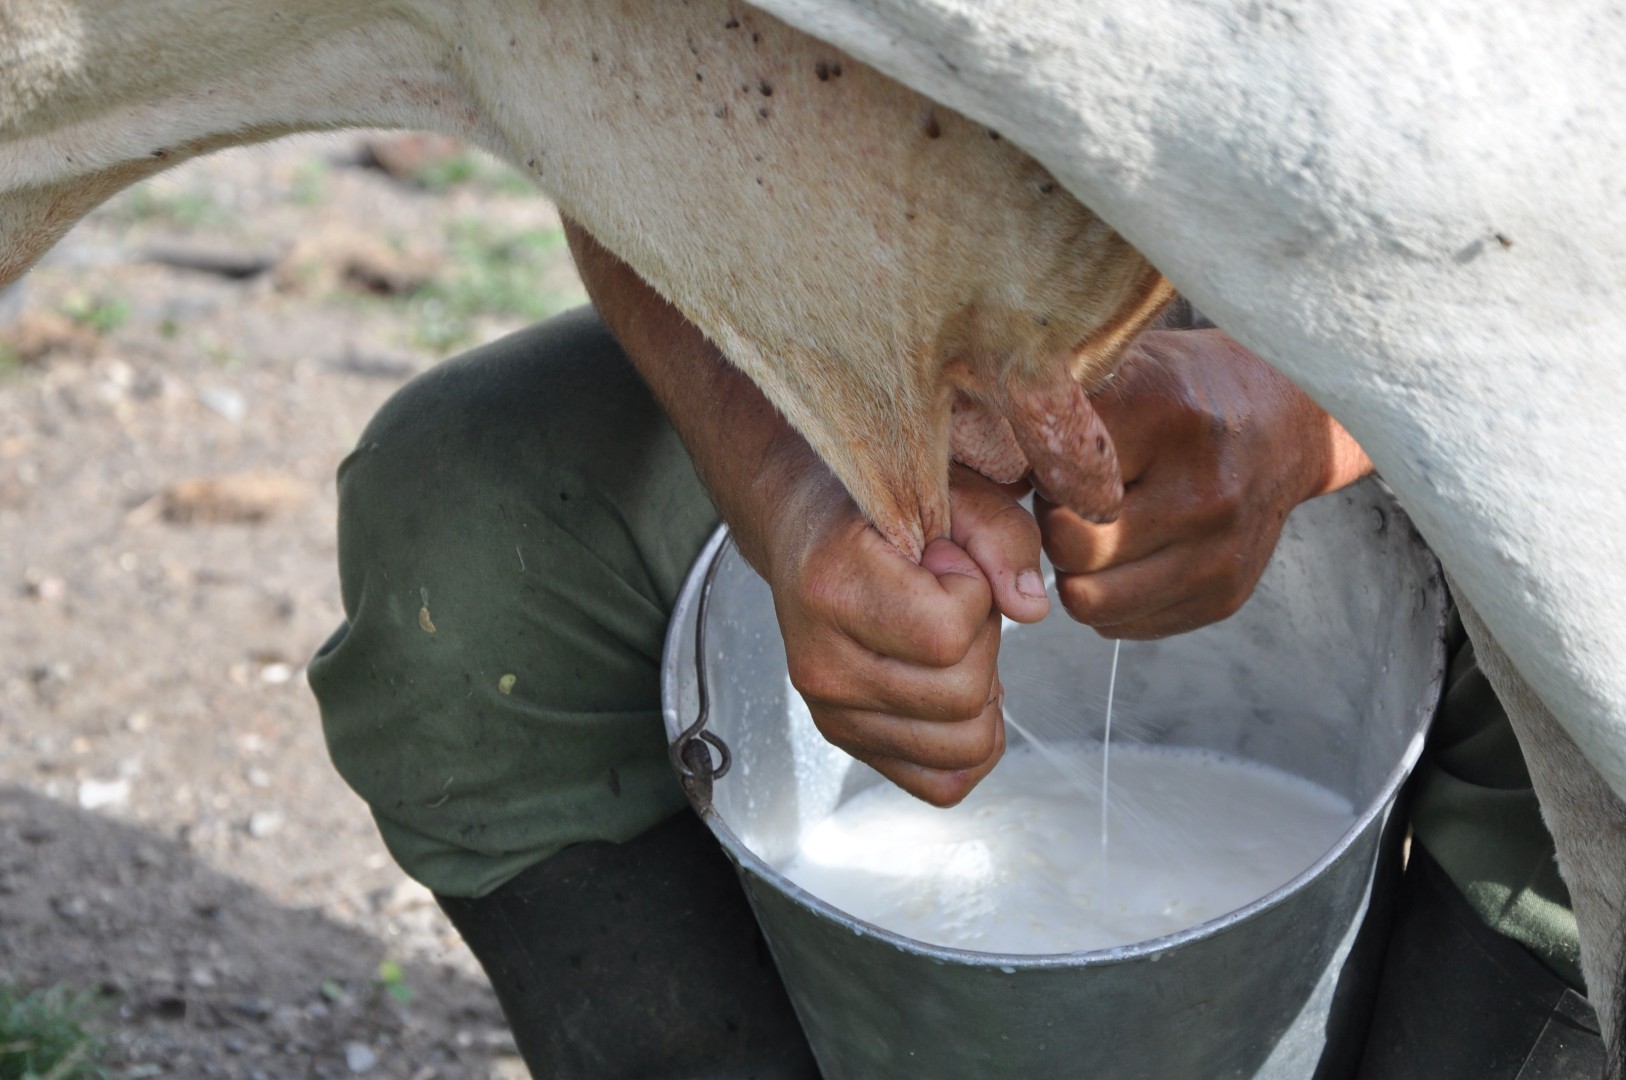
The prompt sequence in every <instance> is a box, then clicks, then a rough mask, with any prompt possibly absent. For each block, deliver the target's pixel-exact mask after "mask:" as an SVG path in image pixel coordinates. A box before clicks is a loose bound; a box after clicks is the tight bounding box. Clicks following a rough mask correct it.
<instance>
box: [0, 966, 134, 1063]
mask: <svg viewBox="0 0 1626 1080" xmlns="http://www.w3.org/2000/svg"><path fill="white" fill-rule="evenodd" d="M102 1007H103V1006H102V1003H101V1002H100V1001H99V1000H98V999H97V997H96V994H95V993H94V992H91V991H76V990H70V989H67V988H66V987H61V986H53V987H51V988H50V989H48V990H36V991H33V992H32V993H27V994H25V993H22V992H20V991H18V990H15V989H12V988H9V987H3V986H0V1080H105V1078H106V1077H107V1073H106V1071H105V1070H103V1068H102V1066H101V1056H102V1055H101V1046H100V1044H99V1043H98V1041H97V1040H96V1038H95V1037H94V1036H92V1035H91V1034H90V1033H89V1031H87V1030H86V1027H85V1025H86V1023H87V1022H89V1021H90V1020H91V1019H92V1018H94V1017H95V1016H96V1015H97V1014H98V1013H99V1012H101V1011H102Z"/></svg>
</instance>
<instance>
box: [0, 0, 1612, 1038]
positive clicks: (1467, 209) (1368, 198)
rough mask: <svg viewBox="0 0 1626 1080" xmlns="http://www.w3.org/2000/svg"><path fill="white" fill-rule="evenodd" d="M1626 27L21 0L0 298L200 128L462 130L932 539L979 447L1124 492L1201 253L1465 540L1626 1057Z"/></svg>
mask: <svg viewBox="0 0 1626 1080" xmlns="http://www.w3.org/2000/svg"><path fill="white" fill-rule="evenodd" d="M1623 46H1626V19H1623V18H1622V17H1621V16H1620V14H1619V12H1618V10H1614V9H1612V8H1611V5H1610V4H1608V3H1604V2H1598V0H1594V2H1592V3H1583V4H1581V5H1571V6H1567V7H1565V8H1564V9H1562V10H1561V11H1553V10H1550V9H1547V8H1537V7H1536V6H1535V5H1533V4H1528V3H1526V4H1523V5H1512V4H1509V5H1506V6H1500V7H1498V6H1496V5H1483V4H1480V5H1474V4H1469V3H1467V2H1466V0H1442V3H1440V4H1435V5H1429V6H1427V8H1426V9H1419V10H1414V9H1413V8H1411V7H1407V6H1405V5H1400V4H1397V3H1394V2H1393V0H1366V2H1363V3H1360V4H1356V5H1345V4H1334V3H1331V2H1329V0H1231V2H1226V0H1144V2H1137V3H1136V4H1134V5H1124V4H1109V3H1106V2H1105V0H1073V2H1070V3H1064V4H1052V5H1032V4H1021V3H1000V4H986V5H964V4H958V3H952V2H950V0H868V2H862V3H860V2H853V0H818V2H813V0H760V2H759V4H758V6H757V7H755V8H752V7H747V6H745V5H744V4H743V3H738V2H728V0H691V2H688V3H685V4H681V5H679V4H670V3H662V2H660V0H609V2H596V3H595V2H588V0H562V2H559V3H544V4H540V5H538V4H536V3H533V2H518V0H492V2H489V3H483V4H477V5H451V4H446V3H444V2H443V0H442V2H436V0H391V2H389V3H384V2H383V0H362V2H358V3H353V4H344V5H333V4H322V3H317V2H315V0H287V2H283V3H278V4H272V3H268V2H265V0H230V2H224V3H203V2H201V0H160V2H156V3H154V2H146V3H137V2H134V0H104V2H100V3H96V4H94V5H93V4H90V3H88V2H86V0H0V285H4V284H5V283H6V282H7V281H9V280H11V279H14V278H16V277H17V276H18V275H20V274H21V273H23V272H24V271H25V270H26V269H27V267H28V266H29V265H31V264H32V263H33V262H34V261H35V260H36V259H37V258H38V257H39V256H40V254H42V253H43V252H44V251H45V250H46V249H48V248H49V247H50V245H51V244H52V243H54V242H55V241H56V240H57V239H58V238H59V237H60V236H61V235H62V234H63V233H64V232H65V231H66V230H67V229H68V228H69V227H70V226H71V225H72V224H73V222H74V221H76V220H77V219H78V218H79V217H81V216H82V215H83V214H84V213H85V212H87V211H88V210H89V209H90V208H92V207H93V206H95V205H97V204H98V203H100V202H101V201H103V200H105V199H106V198H107V197H108V196H110V195H111V194H113V193H114V192H116V191H118V190H120V189H121V188H123V187H124V186H126V185H128V184H130V183H133V182H135V181H137V180H140V179H142V178H144V177H147V176H150V175H152V174H154V173H156V172H158V171H161V170H163V169H165V168H168V167H170V166H171V165H174V164H176V163H178V162H180V161H183V160H186V159H188V158H190V157H193V156H196V155H198V154H202V153H207V152H209V151H211V150H214V149H217V148H221V147H225V146H232V145H240V144H244V143H250V142H255V141H260V140H266V139H272V138H276V137H278V136H280V135H284V134H289V133H292V132H295V131H303V130H313V129H324V128H335V127H343V126H383V127H391V126H396V127H415V128H429V129H435V130H439V131H444V132H447V133H449V134H453V135H456V136H458V137H460V138H464V139H466V140H468V141H470V142H473V143H476V144H479V145H481V146H484V147H486V148H487V149H490V150H491V151H493V152H494V153H496V154H498V155H499V156H501V157H503V158H505V159H507V160H508V161H510V162H512V163H513V164H515V165H516V166H517V167H518V168H520V169H522V170H523V171H525V172H526V173H527V174H528V175H529V176H531V177H532V178H533V179H535V180H536V182H537V183H538V184H539V185H540V186H541V187H542V188H543V189H544V190H545V191H546V192H548V194H550V195H551V196H552V197H553V198H554V199H555V200H556V201H557V202H558V203H559V205H560V207H561V209H562V210H563V211H564V212H565V213H566V214H568V215H569V216H571V217H572V218H574V219H576V220H577V221H579V222H581V223H582V224H583V225H584V226H585V227H586V229H587V230H588V231H590V232H591V233H593V234H594V235H595V236H596V237H597V238H598V239H599V240H600V242H601V243H603V244H604V246H605V247H606V248H608V249H609V250H610V251H612V252H614V253H615V254H617V255H619V256H620V257H621V258H622V259H624V260H625V261H626V262H628V263H629V264H630V265H632V266H633V267H634V268H635V269H637V270H638V271H639V272H640V274H642V275H643V276H644V277H645V279H646V280H648V281H649V282H650V283H651V284H652V285H654V286H655V288H656V289H657V290H659V291H660V292H661V293H662V294H664V295H665V296H666V297H667V298H669V299H670V300H671V301H672V302H673V304H674V305H675V306H676V307H677V308H678V309H679V310H680V311H682V312H683V313H684V314H685V315H686V316H687V317H688V318H689V319H690V320H692V321H693V322H694V323H695V324H696V325H697V326H699V327H700V329H701V330H702V331H704V332H705V333H706V334H707V335H708V336H709V337H711V338H712V339H713V340H714V341H716V342H717V343H718V344H719V345H720V346H721V348H722V349H723V351H724V352H725V354H726V355H727V356H728V357H729V359H730V360H731V361H732V362H734V363H735V364H737V365H738V366H739V367H740V368H741V369H742V370H743V371H745V372H746V374H748V375H749V376H750V377H751V378H752V379H753V380H754V381H755V382H757V383H758V385H760V386H761V387H762V388H763V390H764V391H765V393H766V394H767V395H768V397H769V398H770V399H771V400H772V401H773V402H774V404H775V405H776V406H778V407H779V408H780V409H781V410H782V411H783V412H784V413H785V415H786V416H787V417H788V418H789V420H790V421H791V422H792V423H793V424H794V425H795V426H796V427H797V428H798V429H799V430H800V431H801V432H802V433H803V434H804V435H805V436H806V437H807V439H808V441H809V443H810V444H811V445H812V446H813V447H814V449H815V450H817V451H818V452H819V453H820V455H821V456H823V457H824V458H825V459H826V461H828V462H829V464H830V466H831V467H832V469H833V471H834V472H835V473H836V475H837V476H838V477H839V478H840V479H841V480H842V481H843V483H845V484H846V485H847V486H848V488H849V490H850V491H851V492H852V493H853V495H854V497H855V499H856V500H857V501H858V503H859V504H860V506H861V507H862V508H863V509H864V511H865V512H866V513H867V514H868V515H869V517H870V519H871V520H872V521H873V522H874V524H875V525H876V527H877V528H878V529H879V530H880V531H881V532H882V534H883V535H885V536H886V537H887V538H888V539H889V540H891V541H892V542H893V543H894V544H895V545H896V546H898V547H899V549H900V550H903V551H905V552H908V553H911V554H918V553H919V552H920V551H921V550H922V549H923V546H924V544H925V542H926V541H928V540H929V539H931V538H932V537H934V536H938V535H942V534H943V533H944V532H945V531H946V525H947V495H946V481H945V472H946V466H947V463H948V460H949V458H950V456H951V455H953V456H957V457H959V458H960V459H961V460H963V461H965V462H967V463H968V464H971V465H972V466H974V467H976V468H979V469H981V470H982V471H984V472H986V473H988V474H989V475H990V476H993V477H995V478H996V479H1000V478H1007V477H1010V476H1014V475H1020V474H1022V473H1025V472H1027V471H1029V470H1030V469H1031V470H1032V473H1033V475H1034V478H1035V480H1036V482H1037V484H1038V486H1039V488H1040V490H1041V491H1043V492H1044V493H1045V494H1047V495H1048V496H1050V497H1051V498H1052V499H1054V500H1056V501H1059V502H1062V503H1065V504H1067V505H1070V506H1072V507H1073V508H1074V509H1076V510H1078V511H1079V512H1080V513H1083V514H1085V515H1086V516H1088V517H1090V518H1093V519H1096V520H1104V519H1107V518H1110V517H1111V515H1112V514H1113V513H1114V512H1115V509H1116V506H1117V502H1118V499H1119V498H1120V497H1121V484H1120V482H1119V479H1118V476H1117V472H1116V466H1115V463H1114V460H1113V458H1112V451H1111V446H1110V442H1109V441H1108V440H1107V439H1105V438H1104V437H1103V432H1102V430H1101V429H1100V427H1099V422H1098V421H1097V420H1096V419H1095V417H1094V416H1093V413H1092V412H1091V410H1090V408H1089V405H1088V401H1087V399H1086V397H1085V395H1084V393H1083V391H1082V389H1081V387H1083V386H1087V385H1089V384H1091V383H1092V382H1094V381H1096V380H1098V379H1099V378H1101V377H1102V376H1103V375H1104V374H1105V373H1106V372H1107V371H1108V370H1109V369H1110V367H1111V365H1112V363H1113V361H1114V359H1115V358H1116V356H1117V355H1118V353H1119V352H1120V351H1121V349H1122V348H1123V346H1124V345H1125V344H1126V343H1127V342H1128V341H1129V340H1130V339H1131V338H1132V337H1133V336H1134V334H1135V333H1136V332H1137V331H1138V330H1139V329H1140V328H1141V327H1142V326H1144V325H1145V324H1146V323H1147V321H1148V320H1149V319H1150V318H1151V317H1152V316H1153V315H1154V314H1155V312H1156V311H1157V310H1158V308H1159V306H1160V305H1161V304H1162V303H1163V301H1164V300H1165V299H1166V298H1167V296H1168V295H1169V294H1170V284H1169V283H1170V282H1172V283H1173V284H1174V285H1175V286H1178V287H1179V288H1180V289H1181V290H1182V291H1183V292H1184V293H1185V294H1186V295H1188V296H1189V297H1190V298H1192V299H1193V300H1194V301H1195V302H1196V303H1197V304H1198V305H1199V306H1200V307H1202V308H1203V310H1204V311H1205V312H1206V313H1208V314H1209V315H1210V316H1211V317H1212V318H1214V319H1215V321H1216V322H1218V323H1219V324H1220V325H1221V326H1223V327H1224V328H1226V329H1227V330H1228V331H1230V332H1231V333H1233V334H1234V335H1235V336H1236V337H1237V338H1239V339H1240V340H1241V341H1242V342H1243V343H1244V344H1247V345H1248V346H1250V347H1251V348H1253V349H1255V350H1256V351H1258V352H1259V353H1261V354H1262V355H1263V356H1265V357H1266V358H1267V359H1269V360H1271V361H1272V362H1273V363H1274V364H1275V365H1276V366H1278V367H1279V368H1280V369H1281V370H1282V371H1283V372H1284V373H1286V374H1287V375H1289V376H1290V377H1291V378H1293V379H1294V380H1295V381H1296V382H1298V383H1299V384H1300V385H1301V386H1302V387H1304V388H1305V389H1306V390H1308V391H1309V392H1310V393H1311V395H1312V396H1313V397H1315V398H1316V399H1317V400H1318V401H1319V402H1320V403H1321V404H1322V405H1323V406H1324V407H1326V408H1327V409H1328V411H1329V412H1331V413H1332V414H1333V415H1334V416H1335V417H1337V418H1338V419H1339V420H1340V421H1341V422H1342V423H1343V424H1344V425H1345V426H1346V427H1347V428H1348V429H1349V430H1350V431H1351V432H1352V433H1353V434H1354V435H1355V436H1356V437H1357V438H1358V439H1359V440H1360V442H1361V443H1362V445H1363V446H1364V447H1365V448H1366V449H1367V450H1368V452H1369V454H1370V456H1371V457H1372V459H1373V461H1374V462H1375V463H1376V465H1377V467H1378V468H1379V469H1380V471H1381V472H1382V473H1383V475H1384V477H1385V479H1386V480H1387V481H1388V482H1389V483H1390V484H1391V485H1392V486H1393V487H1394V489H1395V490H1396V492H1397V493H1398V495H1399V496H1400V498H1401V500H1402V502H1403V503H1404V504H1405V506H1406V507H1407V509H1408V510H1409V511H1410V512H1411V514H1412V516H1413V517H1414V518H1415V520H1416V521H1417V523H1418V525H1419V527H1420V529H1421V530H1422V532H1423V534H1424V535H1425V537H1426V538H1427V539H1428V540H1429V541H1430V542H1431V543H1432V545H1433V546H1434V547H1435V549H1436V550H1437V551H1438V552H1439V553H1440V555H1441V557H1442V561H1443V562H1444V565H1445V567H1446V570H1447V572H1448V574H1449V575H1450V576H1451V578H1452V580H1453V582H1454V584H1455V587H1456V591H1457V595H1458V596H1459V598H1460V599H1461V600H1462V601H1463V602H1464V615H1465V621H1466V622H1467V625H1468V628H1469V631H1470V633H1471V635H1472V636H1473V637H1474V639H1475V642H1476V645H1477V647H1478V649H1479V653H1480V656H1481V662H1482V663H1483V664H1484V666H1485V668H1486V670H1487V673H1488V674H1489V675H1490V677H1491V679H1492V682H1493V684H1494V685H1495V686H1496V689H1497V691H1498V693H1499V694H1500V696H1501V697H1502V698H1503V700H1504V702H1505V703H1506V704H1507V705H1508V708H1509V712H1510V713H1511V714H1512V717H1513V720H1514V723H1515V727H1516V729H1517V731H1518V733H1519V737H1520V741H1521V744H1522V745H1523V747H1524V750H1525V753H1526V756H1527V758H1528V759H1529V763H1530V767H1531V772H1532V775H1533V779H1534V783H1535V785H1536V789H1537V792H1538V795H1539V796H1540V799H1541V801H1542V804H1543V807H1544V812H1545V814H1546V816H1547V820H1548V824H1549V826H1550V828H1551V829H1552V831H1553V833H1554V835H1555V839H1556V840H1557V843H1558V849H1559V855H1560V861H1561V868H1562V870H1563V873H1564V876H1565V879H1566V881H1567V883H1568V884H1569V886H1570V889H1571V892H1572V895H1573V898H1574V903H1575V908H1576V913H1577V917H1578V920H1579V922H1580V925H1581V942H1582V964H1583V969H1584V973H1585V976H1586V979H1587V984H1588V987H1589V990H1590V993H1591V995H1592V997H1593V1000H1594V1002H1595V1004H1596V1005H1597V1007H1598V1010H1599V1013H1600V1018H1601V1020H1602V1021H1603V1023H1604V1025H1605V1030H1606V1031H1609V1032H1611V1033H1612V1034H1611V1041H1612V1043H1613V1044H1614V1046H1615V1048H1616V1049H1617V1050H1618V1049H1619V1048H1620V1046H1621V1045H1622V1039H1621V1038H1620V1037H1619V1036H1618V1035H1616V1034H1613V1033H1614V1032H1615V1030H1616V1028H1617V1025H1619V1024H1620V1023H1621V1021H1622V1020H1623V1019H1626V1016H1623V1015H1622V1013H1623V1012H1626V1010H1620V1009H1618V1008H1617V1002H1618V1001H1619V1000H1620V998H1619V990H1618V983H1619V982H1620V979H1621V974H1622V972H1623V969H1626V963H1623V955H1622V948H1623V944H1622V939H1621V926H1622V917H1621V916H1622V905H1623V902H1626V873H1622V866H1623V860H1622V854H1623V852H1626V809H1623V803H1622V798H1623V797H1626V663H1623V662H1621V661H1620V659H1619V657H1621V656H1622V655H1626V557H1623V556H1626V552H1623V550H1622V548H1623V545H1622V541H1621V539H1620V527H1621V525H1622V524H1623V523H1626V489H1623V488H1622V486H1621V485H1620V484H1618V483H1614V482H1612V477H1613V476H1614V473H1615V471H1616V470H1617V469H1618V462H1619V461H1620V460H1621V459H1622V456H1623V454H1626V436H1622V435H1621V434H1620V430H1619V427H1618V425H1617V423H1616V417H1618V416H1619V415H1621V413H1622V411H1623V409H1626V377H1623V376H1622V375H1621V373H1620V369H1619V366H1618V365H1616V364H1612V363H1611V360H1612V359H1613V351H1614V350H1615V349H1616V348H1618V345H1617V342H1618V341H1620V340H1621V339H1622V336H1623V334H1622V332H1623V331H1626V325H1622V322H1623V319H1622V316H1621V313H1620V312H1621V308H1620V304H1619V297H1620V293H1621V290H1622V289H1623V287H1626V199H1623V198H1622V196H1623V195H1626V191H1623V190H1622V181H1621V180H1620V179H1619V178H1618V176H1617V174H1615V173H1614V172H1612V171H1611V170H1610V168H1609V165H1610V164H1611V163H1612V162H1617V161H1620V160H1626V156H1623V154H1622V151H1623V150H1626V125H1621V124H1620V123H1619V122H1618V117H1619V115H1620V114H1621V109H1622V107H1623V106H1626V74H1622V73H1621V72H1620V71H1619V70H1617V68H1616V66H1615V63H1614V61H1615V58H1618V57H1619V56H1621V55H1626V49H1623ZM1098 215H1099V216H1098ZM1109 222H1110V225H1109V224H1108V223H1109ZM1154 266H1155V267H1156V269H1153V267H1154Z"/></svg>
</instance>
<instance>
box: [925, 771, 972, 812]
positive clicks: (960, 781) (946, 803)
mask: <svg viewBox="0 0 1626 1080" xmlns="http://www.w3.org/2000/svg"><path fill="white" fill-rule="evenodd" d="M976 786H977V782H976V780H975V779H972V778H970V777H966V776H963V775H961V774H959V773H938V774H934V775H931V776H928V777H926V778H924V779H923V780H922V781H921V782H920V784H919V785H918V786H917V787H918V790H916V791H915V792H914V793H913V794H914V795H915V797H916V798H918V799H920V800H921V801H923V802H927V803H930V804H931V805H932V806H935V807H937V808H938V809H939V810H947V809H948V808H949V807H951V806H958V805H959V804H960V803H961V802H963V801H965V797H966V796H967V795H969V794H971V789H972V788H974V787H976Z"/></svg>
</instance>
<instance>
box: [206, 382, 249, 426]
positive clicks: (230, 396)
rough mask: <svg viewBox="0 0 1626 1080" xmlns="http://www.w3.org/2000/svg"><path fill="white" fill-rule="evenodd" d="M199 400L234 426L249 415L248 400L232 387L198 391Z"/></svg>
mask: <svg viewBox="0 0 1626 1080" xmlns="http://www.w3.org/2000/svg"><path fill="white" fill-rule="evenodd" d="M198 400H199V401H201V402H202V403H203V404H204V406H206V407H207V408H209V409H211V410H213V411H214V412H217V413H219V414H220V415H221V416H224V417H225V418H226V419H227V420H230V421H231V422H232V423H234V424H235V423H237V422H238V421H240V420H242V419H243V417H245V416H247V415H248V399H247V398H245V397H244V396H243V395H242V394H240V393H239V392H237V391H236V390H233V389H231V388H230V387H225V386H210V387H205V388H204V389H202V390H199V391H198Z"/></svg>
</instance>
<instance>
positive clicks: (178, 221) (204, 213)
mask: <svg viewBox="0 0 1626 1080" xmlns="http://www.w3.org/2000/svg"><path fill="white" fill-rule="evenodd" d="M109 206H110V212H111V213H113V214H114V215H116V216H117V217H118V218H119V219H120V220H122V221H126V222H129V223H130V224H132V225H139V224H147V223H155V222H167V223H170V224H175V225H184V226H186V227H188V228H192V229H197V228H203V227H205V226H218V225H224V224H226V223H227V222H229V221H230V220H231V215H230V214H228V213H227V212H226V210H225V209H224V208H223V207H222V206H221V205H220V204H219V203H217V202H215V201H214V200H213V199H211V198H209V196H207V195H200V194H198V193H197V192H194V191H177V190H175V189H173V188H168V189H166V188H164V187H163V186H161V185H158V184H152V183H146V184H137V185H136V186H135V187H133V188H131V189H130V190H129V191H126V192H125V193H124V194H122V195H120V196H119V197H118V198H116V199H114V200H113V202H112V203H111V204H109Z"/></svg>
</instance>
